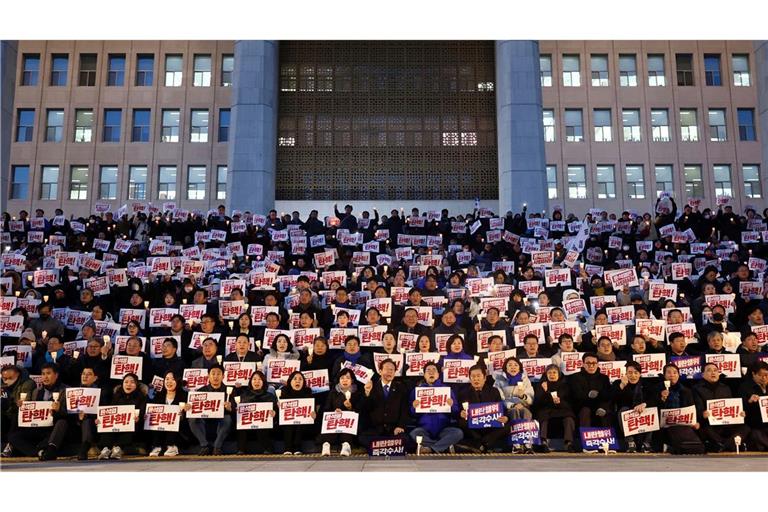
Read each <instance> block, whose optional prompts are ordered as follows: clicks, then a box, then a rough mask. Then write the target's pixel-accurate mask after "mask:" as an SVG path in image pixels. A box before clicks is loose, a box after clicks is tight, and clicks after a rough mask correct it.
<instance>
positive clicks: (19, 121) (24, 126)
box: [15, 108, 35, 142]
mask: <svg viewBox="0 0 768 512" xmlns="http://www.w3.org/2000/svg"><path fill="white" fill-rule="evenodd" d="M34 129H35V110H34V109H23V108H20V109H18V110H17V111H16V139H15V140H16V142H32V139H33V136H34Z"/></svg>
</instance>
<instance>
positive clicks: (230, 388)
mask: <svg viewBox="0 0 768 512" xmlns="http://www.w3.org/2000/svg"><path fill="white" fill-rule="evenodd" d="M234 390H235V388H233V387H232V386H227V398H229V395H231V394H232V391H234Z"/></svg>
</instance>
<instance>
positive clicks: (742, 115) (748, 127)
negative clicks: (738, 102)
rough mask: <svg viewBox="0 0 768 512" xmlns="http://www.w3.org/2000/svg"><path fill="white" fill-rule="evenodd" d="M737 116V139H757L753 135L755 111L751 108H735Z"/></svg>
mask: <svg viewBox="0 0 768 512" xmlns="http://www.w3.org/2000/svg"><path fill="white" fill-rule="evenodd" d="M737 113H738V117H739V140H743V141H751V140H757V136H756V135H755V111H754V109H751V108H740V109H738V110H737Z"/></svg>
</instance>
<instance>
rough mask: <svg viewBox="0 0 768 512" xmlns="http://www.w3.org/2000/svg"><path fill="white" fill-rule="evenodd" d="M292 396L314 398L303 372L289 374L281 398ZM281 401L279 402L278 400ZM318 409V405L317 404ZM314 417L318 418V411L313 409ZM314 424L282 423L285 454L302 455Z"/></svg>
mask: <svg viewBox="0 0 768 512" xmlns="http://www.w3.org/2000/svg"><path fill="white" fill-rule="evenodd" d="M291 398H312V390H311V389H310V388H309V386H307V381H306V379H304V375H302V374H301V372H293V373H291V374H290V375H289V376H288V384H287V385H286V386H285V387H284V388H283V389H282V391H281V396H280V399H281V400H287V399H291ZM278 403H279V402H278ZM315 409H317V405H315ZM312 419H314V420H316V419H317V413H316V412H315V411H312ZM312 427H313V425H282V426H281V427H280V428H281V430H282V431H283V442H284V443H285V448H284V449H285V451H284V452H283V455H291V454H293V455H301V454H302V451H301V448H302V446H301V445H302V443H303V442H304V441H305V440H306V438H307V437H308V436H309V434H310V433H311V431H312Z"/></svg>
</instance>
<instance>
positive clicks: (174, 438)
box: [149, 338, 187, 457]
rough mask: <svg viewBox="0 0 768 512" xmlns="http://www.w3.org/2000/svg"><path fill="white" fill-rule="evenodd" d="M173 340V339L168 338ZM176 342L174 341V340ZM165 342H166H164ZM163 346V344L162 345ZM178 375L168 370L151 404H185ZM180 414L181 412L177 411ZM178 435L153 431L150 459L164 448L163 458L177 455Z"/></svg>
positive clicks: (171, 432) (167, 431) (185, 395)
mask: <svg viewBox="0 0 768 512" xmlns="http://www.w3.org/2000/svg"><path fill="white" fill-rule="evenodd" d="M170 339H173V338H170ZM174 341H176V340H174ZM166 342H167V340H166ZM163 345H165V343H163ZM179 375H181V374H177V373H174V372H173V371H170V370H168V371H167V372H165V374H164V377H163V390H162V391H160V392H159V393H157V394H156V395H155V397H154V398H153V399H152V403H153V404H160V405H180V404H182V403H186V402H187V392H186V391H184V388H183V387H181V379H179ZM179 413H180V414H181V411H179ZM179 439H180V436H179V433H178V432H173V431H170V430H155V431H153V432H152V450H151V451H150V452H149V456H150V457H158V456H159V455H160V453H161V452H162V451H163V447H165V452H163V457H175V456H176V455H178V454H179Z"/></svg>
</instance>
